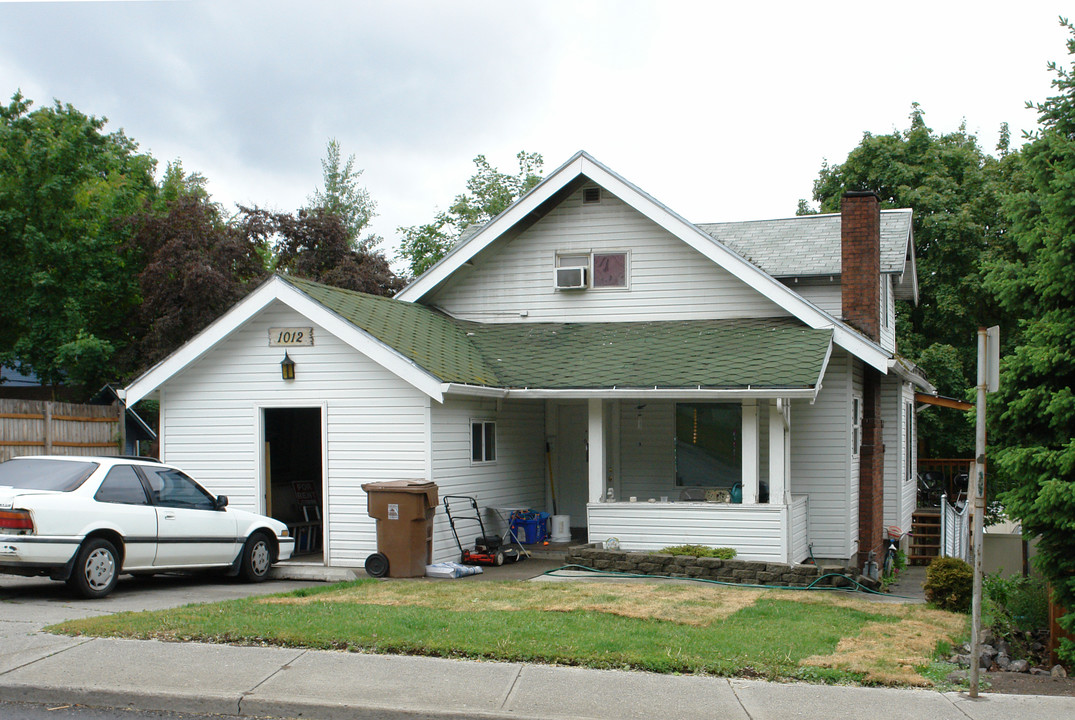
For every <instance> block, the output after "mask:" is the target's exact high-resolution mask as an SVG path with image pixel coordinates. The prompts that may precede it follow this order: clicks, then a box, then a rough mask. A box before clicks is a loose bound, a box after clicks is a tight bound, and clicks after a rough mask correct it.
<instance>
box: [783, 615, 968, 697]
mask: <svg viewBox="0 0 1075 720" xmlns="http://www.w3.org/2000/svg"><path fill="white" fill-rule="evenodd" d="M884 607H885V608H888V609H889V610H888V611H887V612H885V613H884V614H886V615H898V614H899V610H901V609H902V611H903V615H904V617H903V618H902V619H900V620H899V621H897V622H871V623H867V624H866V625H864V626H863V627H862V631H861V632H860V633H859V634H858V635H857V636H854V637H845V638H843V639H842V640H840V642H839V643H837V645H836V650H835V651H834V652H833V653H832V655H814V656H813V657H808V658H803V660H802V661H800V663H799V664H800V665H803V666H814V667H827V668H834V669H837V670H844V671H848V672H854V673H861V674H862V675H863V679H864V680H865V681H866V682H868V683H878V684H881V685H918V686H923V687H927V686H930V685H932V683H931V682H930V681H929V680H928V679H926V678H924V677H922V676H921V675H919V674H918V672H917V671H916V670H915V668H916V667H921V666H924V665H928V664H929V662H930V657H931V656H932V654H933V651H934V649H935V648H936V647H937V644H938V643H939V642H940V641H942V640H949V639H950V638H952V637H955V636H957V635H959V633H960V632H961V631H962V629H963V624H964V622H965V618H963V616H961V615H956V614H953V613H946V612H943V611H940V610H931V609H928V608H925V607H924V606H921V605H891V606H884ZM875 609H876V610H880V609H881V608H879V607H877V608H875Z"/></svg>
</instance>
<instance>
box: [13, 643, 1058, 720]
mask: <svg viewBox="0 0 1075 720" xmlns="http://www.w3.org/2000/svg"><path fill="white" fill-rule="evenodd" d="M47 637H52V636H47ZM34 645H35V647H33V648H29V647H27V648H23V649H22V652H17V653H15V654H14V655H15V656H12V654H10V653H7V652H5V653H4V656H3V657H4V661H5V662H4V665H5V666H6V667H4V668H3V669H2V671H0V699H3V700H9V701H18V702H35V703H79V704H85V705H96V706H105V707H117V708H125V707H130V708H134V709H140V710H171V711H176V712H197V713H217V714H229V715H254V716H271V717H285V718H290V717H302V718H324V719H335V718H415V717H423V718H463V717H474V718H513V719H515V720H520V719H528V718H534V719H535V720H536V719H537V718H541V719H542V720H550V719H552V720H557V719H559V718H565V719H566V718H573V719H578V718H602V719H606V718H607V719H609V720H612V719H618V720H623V719H631V718H652V717H658V716H659V717H668V718H681V719H683V720H691V719H693V718H698V719H699V720H701V719H702V718H705V719H706V720H711V719H712V718H728V719H740V718H741V719H742V720H766V719H772V720H784V719H790V718H809V717H818V718H825V719H826V720H842V719H844V718H846V719H848V720H851V719H857V718H862V717H867V716H872V715H875V714H877V713H878V712H881V713H882V714H883V715H884V716H887V717H900V718H911V719H917V718H921V720H927V719H928V720H948V719H951V720H966V719H967V718H971V719H972V720H1008V719H1010V718H1019V720H1036V719H1037V718H1041V719H1042V720H1046V719H1048V720H1065V719H1075V698H1069V697H1044V696H1035V695H990V694H983V695H982V697H981V698H979V699H977V700H971V699H970V698H968V697H966V696H965V695H963V694H959V693H946V694H941V693H937V692H933V691H927V690H889V689H876V688H856V687H832V686H824V685H805V684H782V683H768V682H763V681H756V680H728V679H723V678H710V677H689V676H675V675H655V674H651V673H635V672H617V671H601V670H584V669H578V668H565V667H551V666H545V665H525V664H515V663H494V662H471V661H456V660H443V659H437V658H422V657H406V656H387V655H364V654H359V653H349V652H331V651H310V650H288V649H281V648H263V647H235V646H230V645H207V644H202V643H164V642H158V641H139V640H115V639H100V638H98V639H86V638H60V637H52V642H49V643H44V644H38V643H34Z"/></svg>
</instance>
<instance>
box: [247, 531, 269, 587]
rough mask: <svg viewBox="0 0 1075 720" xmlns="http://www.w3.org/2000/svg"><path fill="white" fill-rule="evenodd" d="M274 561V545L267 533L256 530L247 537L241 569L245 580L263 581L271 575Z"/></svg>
mask: <svg viewBox="0 0 1075 720" xmlns="http://www.w3.org/2000/svg"><path fill="white" fill-rule="evenodd" d="M272 563H273V557H272V545H271V544H270V543H269V538H268V537H266V535H265V533H261V532H256V533H254V534H253V535H251V536H250V537H249V538H247V540H246V545H244V546H243V563H242V566H241V567H240V569H239V572H240V574H241V575H242V576H243V580H246V581H247V582H261V581H262V580H264V579H265V578H267V577H268V576H269V569H270V568H271V567H272Z"/></svg>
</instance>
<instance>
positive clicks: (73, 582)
mask: <svg viewBox="0 0 1075 720" xmlns="http://www.w3.org/2000/svg"><path fill="white" fill-rule="evenodd" d="M118 580H119V553H117V552H116V546H115V545H113V544H112V543H110V542H109V541H107V540H105V539H104V538H92V539H90V540H87V541H86V542H84V543H82V547H81V548H79V551H78V556H77V557H76V558H75V567H74V570H73V571H72V573H71V577H69V578H68V579H67V584H68V585H70V586H71V587H72V588H73V589H74V591H75V592H76V593H78V594H79V595H81V596H82V597H84V598H102V597H104V596H105V595H107V594H108V593H110V592H112V590H113V589H114V588H115V587H116V581H118Z"/></svg>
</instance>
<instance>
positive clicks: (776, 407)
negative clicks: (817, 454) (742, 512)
mask: <svg viewBox="0 0 1075 720" xmlns="http://www.w3.org/2000/svg"><path fill="white" fill-rule="evenodd" d="M787 412H788V401H787V400H773V401H772V403H771V404H770V405H769V502H771V503H774V504H779V505H783V504H785V501H786V498H785V492H786V491H787V487H788V455H787V450H788V440H789V433H788V430H789V428H788V427H787V425H786V420H787V417H788V416H787V415H785V413H787Z"/></svg>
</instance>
